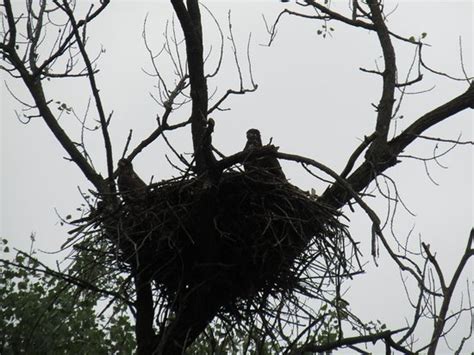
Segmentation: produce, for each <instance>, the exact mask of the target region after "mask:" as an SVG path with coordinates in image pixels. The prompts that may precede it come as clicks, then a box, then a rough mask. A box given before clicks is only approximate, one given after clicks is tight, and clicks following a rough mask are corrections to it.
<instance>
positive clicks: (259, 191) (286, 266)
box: [104, 172, 350, 310]
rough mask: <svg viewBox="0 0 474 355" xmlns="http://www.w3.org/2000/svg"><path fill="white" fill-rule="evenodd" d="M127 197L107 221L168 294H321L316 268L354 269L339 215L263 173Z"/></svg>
mask: <svg viewBox="0 0 474 355" xmlns="http://www.w3.org/2000/svg"><path fill="white" fill-rule="evenodd" d="M126 201H127V202H126V203H123V204H122V205H121V207H120V209H119V210H118V211H117V212H116V213H115V214H114V215H113V217H112V218H108V219H107V222H106V227H105V228H104V229H105V230H107V235H108V236H109V238H111V239H112V240H113V242H114V243H115V245H117V246H118V250H119V254H120V260H121V263H122V265H123V266H124V267H130V266H132V267H133V268H135V269H136V268H139V269H141V270H144V271H146V272H147V274H148V275H150V276H149V277H150V278H152V279H153V280H154V282H155V285H156V287H157V288H158V290H159V291H160V295H162V296H164V297H165V298H166V299H167V300H168V301H169V302H172V301H173V300H176V299H179V298H180V295H181V294H183V293H185V292H189V290H193V289H198V288H200V287H202V285H206V287H207V288H210V289H212V295H213V297H215V299H216V300H217V302H218V303H219V304H220V306H221V309H224V310H236V309H241V307H242V305H243V304H245V302H246V301H248V300H252V299H255V298H256V297H258V295H260V297H262V295H263V297H265V298H267V297H268V296H269V295H271V296H277V295H282V294H293V292H294V291H295V290H298V291H299V292H300V293H303V294H310V293H313V294H314V291H315V290H314V288H317V287H318V286H317V285H315V284H314V283H311V286H309V285H310V283H308V282H306V283H305V282H304V279H306V277H307V271H308V270H309V269H311V270H312V271H313V273H314V272H316V273H317V274H318V275H316V276H317V277H318V278H319V279H320V280H323V279H330V278H336V277H339V276H343V274H345V273H347V272H348V270H349V269H350V260H347V259H346V255H345V245H346V242H347V238H346V237H347V236H348V234H347V231H346V228H345V226H344V225H343V224H341V223H340V222H339V220H338V217H340V216H339V213H338V212H337V211H335V210H332V209H331V208H329V207H327V206H324V205H323V204H321V203H320V202H318V199H317V197H316V196H312V195H310V194H309V193H307V192H304V191H302V190H300V189H298V188H297V187H295V186H293V185H291V184H290V183H288V182H287V181H281V180H278V179H272V178H271V177H270V176H265V175H264V174H246V173H241V172H230V173H225V174H223V175H222V176H221V178H220V180H219V183H218V184H217V185H215V186H212V187H209V186H207V185H206V184H205V183H203V180H202V179H197V178H191V177H188V178H186V177H185V178H182V179H179V180H176V179H175V180H170V181H168V182H163V183H160V184H157V185H155V186H150V187H148V188H147V191H146V192H145V193H142V194H137V195H136V197H135V198H130V197H129V198H128V199H127V200H126ZM313 276H314V275H313ZM311 288H313V289H312V290H311ZM316 291H317V290H316ZM222 307H223V308H222Z"/></svg>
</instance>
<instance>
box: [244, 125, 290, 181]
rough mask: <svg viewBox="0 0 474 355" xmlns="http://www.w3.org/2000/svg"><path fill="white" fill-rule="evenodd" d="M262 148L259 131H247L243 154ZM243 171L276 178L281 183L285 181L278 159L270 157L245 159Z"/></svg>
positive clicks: (252, 129)
mask: <svg viewBox="0 0 474 355" xmlns="http://www.w3.org/2000/svg"><path fill="white" fill-rule="evenodd" d="M262 146H263V145H262V138H261V136H260V131H259V130H258V129H255V128H251V129H249V130H248V131H247V143H246V144H245V147H244V152H246V151H252V150H254V149H258V148H261V147H262ZM244 170H245V172H259V173H263V174H262V176H266V177H273V178H275V177H276V178H278V179H279V180H283V181H284V180H286V176H285V174H284V173H283V170H282V169H281V165H280V163H279V162H278V159H277V158H275V157H271V156H262V157H258V158H250V159H246V160H245V161H244Z"/></svg>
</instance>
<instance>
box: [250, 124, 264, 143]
mask: <svg viewBox="0 0 474 355" xmlns="http://www.w3.org/2000/svg"><path fill="white" fill-rule="evenodd" d="M247 141H248V142H252V143H255V144H257V145H258V146H261V145H262V138H261V137H260V131H259V130H258V129H255V128H251V129H249V130H248V131H247Z"/></svg>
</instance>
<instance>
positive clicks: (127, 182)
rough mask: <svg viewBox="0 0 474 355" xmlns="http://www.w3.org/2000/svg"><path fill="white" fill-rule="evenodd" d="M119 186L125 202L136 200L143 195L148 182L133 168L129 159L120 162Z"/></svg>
mask: <svg viewBox="0 0 474 355" xmlns="http://www.w3.org/2000/svg"><path fill="white" fill-rule="evenodd" d="M118 188H119V191H120V194H121V195H122V198H123V200H124V201H125V202H132V201H136V200H138V199H140V198H142V197H143V194H144V192H145V190H146V188H147V184H145V182H144V181H143V180H142V179H140V177H139V176H138V175H137V174H136V173H135V171H134V170H133V165H132V163H131V162H130V161H129V160H127V159H123V158H122V159H120V160H119V162H118Z"/></svg>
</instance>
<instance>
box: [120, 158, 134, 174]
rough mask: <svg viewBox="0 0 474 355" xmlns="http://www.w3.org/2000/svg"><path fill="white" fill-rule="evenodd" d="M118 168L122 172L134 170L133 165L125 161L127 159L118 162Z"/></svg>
mask: <svg viewBox="0 0 474 355" xmlns="http://www.w3.org/2000/svg"><path fill="white" fill-rule="evenodd" d="M118 167H119V169H120V170H122V171H124V170H132V169H133V166H132V163H131V162H130V161H129V160H127V159H125V158H122V159H120V160H119V161H118Z"/></svg>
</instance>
